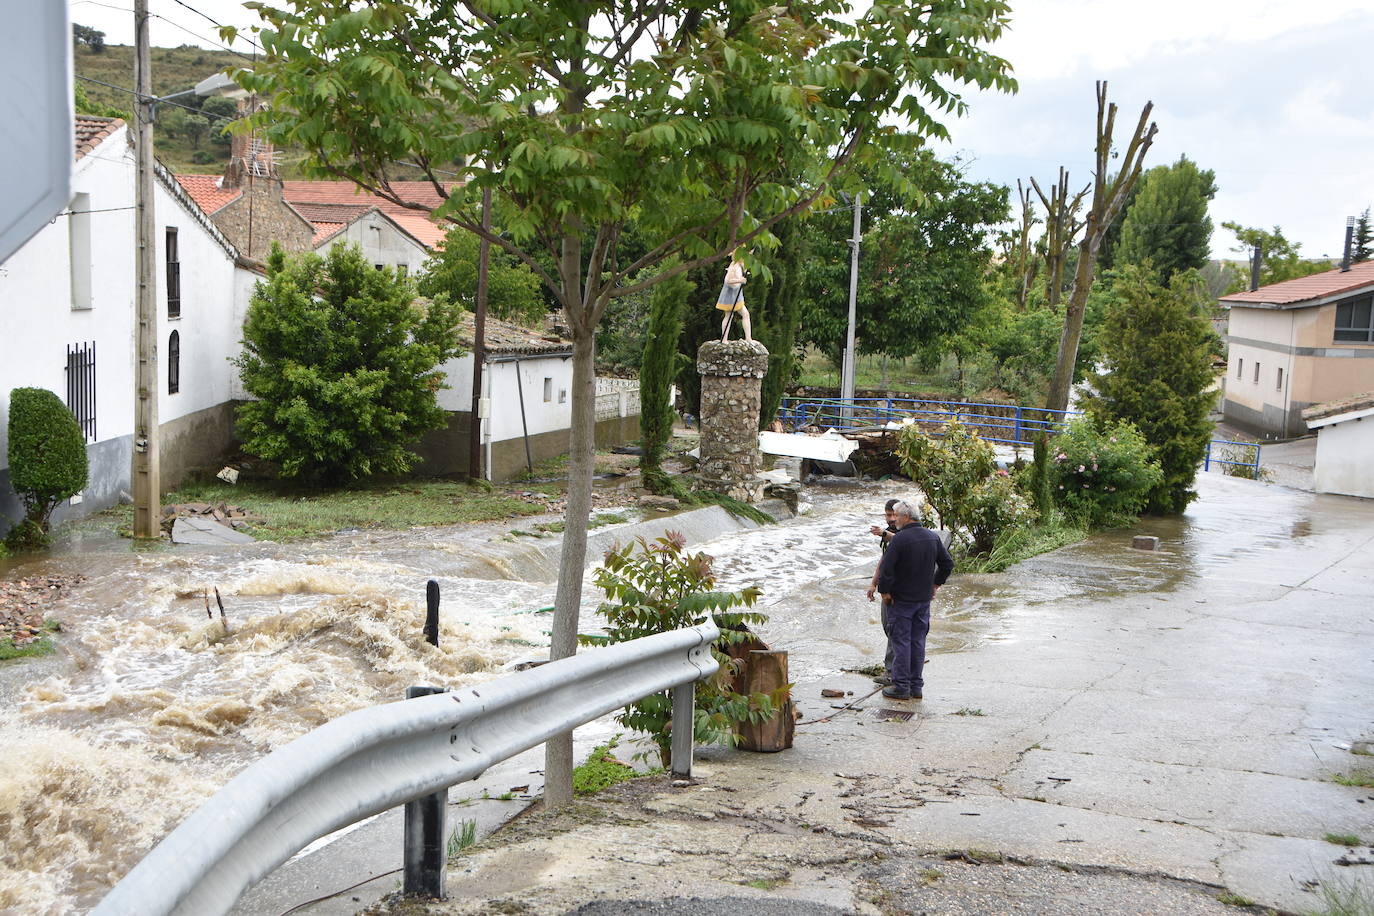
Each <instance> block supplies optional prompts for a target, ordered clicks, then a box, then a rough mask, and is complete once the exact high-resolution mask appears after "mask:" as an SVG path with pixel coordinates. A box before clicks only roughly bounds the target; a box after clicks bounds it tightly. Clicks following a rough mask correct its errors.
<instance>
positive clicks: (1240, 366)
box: [1236, 359, 1245, 378]
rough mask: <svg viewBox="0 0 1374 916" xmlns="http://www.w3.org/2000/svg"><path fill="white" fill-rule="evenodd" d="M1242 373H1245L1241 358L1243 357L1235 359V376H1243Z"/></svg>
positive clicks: (1243, 361) (1243, 362)
mask: <svg viewBox="0 0 1374 916" xmlns="http://www.w3.org/2000/svg"><path fill="white" fill-rule="evenodd" d="M1244 375H1245V360H1243V359H1238V360H1236V378H1241V377H1242V376H1244Z"/></svg>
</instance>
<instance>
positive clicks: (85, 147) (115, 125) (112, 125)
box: [76, 115, 124, 159]
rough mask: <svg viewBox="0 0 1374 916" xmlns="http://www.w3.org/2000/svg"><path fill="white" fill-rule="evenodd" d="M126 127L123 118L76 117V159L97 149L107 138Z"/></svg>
mask: <svg viewBox="0 0 1374 916" xmlns="http://www.w3.org/2000/svg"><path fill="white" fill-rule="evenodd" d="M123 126H124V119H123V118H97V117H96V116H94V115H77V116H76V158H77V159H80V158H81V157H82V156H84V155H86V154H87V153H89V152H90V151H91V150H93V149H95V148H96V147H97V146H99V145H100V144H101V143H102V142H104V140H105V138H106V137H108V136H109V135H110V134H112V133H114V132H115V131H117V130H119V128H121V127H123Z"/></svg>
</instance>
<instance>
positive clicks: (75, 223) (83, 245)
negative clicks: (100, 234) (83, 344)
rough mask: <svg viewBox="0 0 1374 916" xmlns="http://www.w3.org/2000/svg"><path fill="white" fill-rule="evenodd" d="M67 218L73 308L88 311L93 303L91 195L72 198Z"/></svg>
mask: <svg viewBox="0 0 1374 916" xmlns="http://www.w3.org/2000/svg"><path fill="white" fill-rule="evenodd" d="M68 209H70V210H71V211H72V212H71V215H70V216H68V217H67V247H68V254H69V257H70V261H71V263H70V270H71V275H72V308H74V309H88V308H90V307H91V306H92V304H93V303H92V301H91V195H89V194H77V195H76V196H74V197H73V198H72V203H71V206H70V207H69V208H68Z"/></svg>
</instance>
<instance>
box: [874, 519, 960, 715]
mask: <svg viewBox="0 0 1374 916" xmlns="http://www.w3.org/2000/svg"><path fill="white" fill-rule="evenodd" d="M892 511H893V514H894V515H896V522H895V524H896V526H897V533H896V534H894V535H893V536H892V540H891V541H890V542H889V543H888V545H887V550H886V551H884V552H883V559H882V562H881V563H880V564H879V565H878V592H879V593H880V594H881V595H882V596H883V601H884V602H886V603H887V604H888V608H887V620H888V626H889V630H890V632H889V636H888V638H889V641H890V643H891V646H892V686H890V687H887V688H885V689H884V690H883V696H885V697H887V698H889V699H892V700H919V699H921V695H922V691H923V689H924V687H925V681H924V680H922V678H921V671H922V669H923V668H924V667H925V661H926V635H927V634H928V633H929V632H930V601H931V599H932V598H934V597H935V592H936V590H937V589H939V587H940V586H941V585H943V584H944V583H945V580H947V579H948V578H949V574H950V573H951V572H953V571H954V560H953V559H952V558H951V557H950V555H949V551H948V550H946V549H945V545H944V542H943V541H942V540H941V539H940V535H938V534H936V533H935V532H934V531H931V530H930V529H929V528H925V527H922V526H921V525H917V524H916V523H915V521H914V519H913V516H914V515H915V513H914V512H913V511H912V509H911V506H910V505H909V504H908V503H906V502H901V501H899V502H898V503H897V504H896V505H894V506H893V507H892Z"/></svg>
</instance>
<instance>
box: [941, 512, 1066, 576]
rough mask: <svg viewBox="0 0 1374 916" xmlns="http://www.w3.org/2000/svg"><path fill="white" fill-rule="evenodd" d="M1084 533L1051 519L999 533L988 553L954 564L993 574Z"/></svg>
mask: <svg viewBox="0 0 1374 916" xmlns="http://www.w3.org/2000/svg"><path fill="white" fill-rule="evenodd" d="M1087 536H1088V532H1087V531H1086V530H1085V529H1083V528H1078V527H1075V526H1073V525H1070V524H1068V523H1066V522H1065V521H1063V520H1062V519H1060V518H1057V517H1056V518H1052V519H1051V520H1050V521H1049V522H1048V523H1047V524H1037V525H1031V526H1030V527H1028V528H1017V529H1014V530H1012V531H1007V532H1003V533H1002V534H1001V535H1000V536H999V537H998V538H997V543H996V545H995V546H994V547H993V548H992V550H991V552H989V553H987V554H986V555H984V556H981V557H968V556H965V557H960V558H959V559H958V561H957V563H956V565H955V569H956V570H957V571H959V572H969V573H995V572H1001V571H1002V570H1004V569H1006V568H1007V567H1008V566H1011V565H1013V564H1015V563H1019V562H1021V561H1022V560H1025V559H1029V558H1030V557H1034V556H1038V555H1040V554H1042V553H1049V552H1050V551H1051V550H1058V549H1059V548H1060V547H1063V546H1064V545H1066V544H1073V543H1076V542H1078V541H1081V540H1083V539H1084V538H1085V537H1087Z"/></svg>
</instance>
